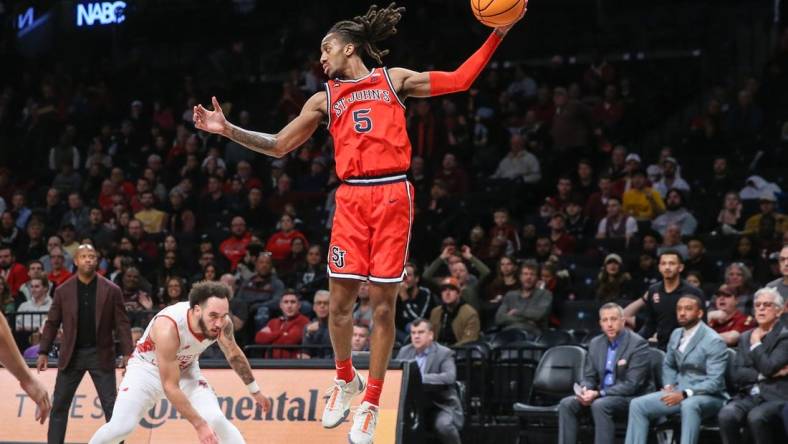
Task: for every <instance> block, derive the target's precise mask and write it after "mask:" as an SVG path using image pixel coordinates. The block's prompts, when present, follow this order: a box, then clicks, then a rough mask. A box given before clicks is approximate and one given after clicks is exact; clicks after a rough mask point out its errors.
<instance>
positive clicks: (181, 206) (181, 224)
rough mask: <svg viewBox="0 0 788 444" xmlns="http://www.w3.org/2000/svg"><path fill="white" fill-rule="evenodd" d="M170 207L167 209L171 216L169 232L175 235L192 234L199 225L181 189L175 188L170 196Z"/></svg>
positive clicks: (168, 224) (168, 225)
mask: <svg viewBox="0 0 788 444" xmlns="http://www.w3.org/2000/svg"><path fill="white" fill-rule="evenodd" d="M169 198H170V201H169V205H168V206H167V208H166V211H167V214H169V216H170V217H169V220H168V223H167V231H168V232H169V233H170V234H174V235H183V234H191V233H193V232H194V228H195V226H196V225H197V219H196V216H195V215H194V212H193V211H192V210H191V209H190V208H188V206H187V203H186V200H185V199H186V197H185V196H184V194H183V191H181V189H179V188H177V187H176V188H173V189H172V190H170V194H169Z"/></svg>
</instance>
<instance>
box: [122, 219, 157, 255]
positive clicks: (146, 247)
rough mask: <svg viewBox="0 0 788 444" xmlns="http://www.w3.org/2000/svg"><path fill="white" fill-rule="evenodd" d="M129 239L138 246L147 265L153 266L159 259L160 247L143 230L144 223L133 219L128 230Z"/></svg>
mask: <svg viewBox="0 0 788 444" xmlns="http://www.w3.org/2000/svg"><path fill="white" fill-rule="evenodd" d="M126 231H127V233H126V234H127V235H128V237H129V239H130V240H131V241H132V242H133V243H134V244H135V245H136V249H137V251H139V253H140V255H141V256H142V258H143V260H144V261H145V264H146V265H149V264H153V263H155V262H156V259H157V258H158V257H159V246H158V245H157V244H156V241H155V240H154V238H153V236H152V235H150V234H148V233H146V232H145V229H144V228H143V225H142V222H141V221H139V220H137V219H131V220H130V221H129V225H128V227H127V229H126Z"/></svg>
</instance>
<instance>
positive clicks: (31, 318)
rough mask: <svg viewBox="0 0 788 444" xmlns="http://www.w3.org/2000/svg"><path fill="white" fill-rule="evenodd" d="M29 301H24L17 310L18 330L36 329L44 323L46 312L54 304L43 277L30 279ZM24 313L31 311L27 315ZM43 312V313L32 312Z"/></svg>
mask: <svg viewBox="0 0 788 444" xmlns="http://www.w3.org/2000/svg"><path fill="white" fill-rule="evenodd" d="M30 296H31V299H30V300H29V301H26V302H23V303H22V304H21V305H20V306H19V308H18V309H17V310H16V313H17V314H16V330H17V331H20V330H21V331H36V330H38V329H39V327H41V325H42V324H43V323H44V322H43V320H44V318H45V316H44V315H43V314H44V313H49V307H51V306H52V298H51V297H49V293H48V287H47V284H46V281H45V280H44V279H43V278H40V277H36V278H33V279H30ZM24 313H31V314H30V315H25V314H24ZM32 313H42V314H40V315H39V314H32Z"/></svg>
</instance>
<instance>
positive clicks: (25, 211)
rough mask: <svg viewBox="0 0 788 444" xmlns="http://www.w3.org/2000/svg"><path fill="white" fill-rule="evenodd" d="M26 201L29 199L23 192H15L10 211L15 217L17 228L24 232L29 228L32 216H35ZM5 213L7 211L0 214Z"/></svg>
mask: <svg viewBox="0 0 788 444" xmlns="http://www.w3.org/2000/svg"><path fill="white" fill-rule="evenodd" d="M26 200H27V197H26V196H25V192H24V191H22V190H17V191H14V194H13V195H12V196H11V208H10V209H9V211H10V212H11V215H12V216H13V217H14V221H15V223H16V227H17V228H19V229H20V230H24V229H25V227H27V222H28V221H29V220H30V216H32V215H33V211H32V210H30V208H28V207H27V202H26ZM4 212H5V210H3V211H0V213H4Z"/></svg>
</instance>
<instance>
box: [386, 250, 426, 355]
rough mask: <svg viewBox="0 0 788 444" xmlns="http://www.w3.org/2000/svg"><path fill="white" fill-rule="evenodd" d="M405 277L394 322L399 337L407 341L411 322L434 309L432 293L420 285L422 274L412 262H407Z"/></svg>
mask: <svg viewBox="0 0 788 444" xmlns="http://www.w3.org/2000/svg"><path fill="white" fill-rule="evenodd" d="M405 272H406V273H405V278H404V280H403V281H402V283H401V284H400V286H399V292H398V296H399V297H398V298H397V305H396V313H395V315H394V324H395V325H396V326H397V339H398V340H400V342H405V339H407V336H408V334H407V333H406V332H407V331H409V330H410V323H411V322H413V321H415V320H416V319H423V318H425V317H426V316H427V315H429V313H430V310H432V306H433V304H432V293H431V292H430V290H429V289H428V288H427V287H422V286H421V285H419V280H420V275H419V274H418V270H417V269H416V265H415V264H413V263H412V262H408V263H407V264H405Z"/></svg>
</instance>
